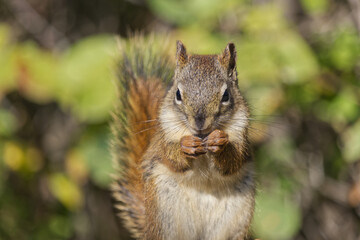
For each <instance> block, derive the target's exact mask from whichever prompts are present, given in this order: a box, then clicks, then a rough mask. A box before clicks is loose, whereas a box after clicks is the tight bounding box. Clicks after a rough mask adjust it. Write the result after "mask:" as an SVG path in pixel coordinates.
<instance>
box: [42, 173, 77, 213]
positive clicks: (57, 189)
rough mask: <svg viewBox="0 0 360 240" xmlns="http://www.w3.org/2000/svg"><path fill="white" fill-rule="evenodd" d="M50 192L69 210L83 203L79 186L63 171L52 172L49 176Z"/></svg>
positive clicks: (75, 208)
mask: <svg viewBox="0 0 360 240" xmlns="http://www.w3.org/2000/svg"><path fill="white" fill-rule="evenodd" d="M48 180H49V189H50V191H51V193H52V194H53V195H54V196H55V197H56V198H57V199H58V200H59V201H60V202H61V203H62V204H64V206H65V207H67V208H68V209H69V210H77V209H79V208H80V207H81V206H82V204H83V196H82V193H81V190H80V188H79V187H78V186H77V185H76V184H75V183H74V182H72V181H71V180H70V179H69V178H68V177H67V176H65V175H64V174H63V173H53V174H51V175H50V176H49V178H48Z"/></svg>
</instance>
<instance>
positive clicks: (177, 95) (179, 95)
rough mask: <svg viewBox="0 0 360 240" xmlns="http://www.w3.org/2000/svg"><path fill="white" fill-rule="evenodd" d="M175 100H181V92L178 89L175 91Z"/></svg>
mask: <svg viewBox="0 0 360 240" xmlns="http://www.w3.org/2000/svg"><path fill="white" fill-rule="evenodd" d="M176 100H177V101H179V102H180V101H181V93H180V90H179V89H178V90H177V91H176Z"/></svg>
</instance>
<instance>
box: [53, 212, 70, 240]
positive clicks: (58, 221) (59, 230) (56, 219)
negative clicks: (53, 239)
mask: <svg viewBox="0 0 360 240" xmlns="http://www.w3.org/2000/svg"><path fill="white" fill-rule="evenodd" d="M49 227H50V229H51V231H52V232H53V233H55V234H56V235H57V236H59V237H62V238H66V239H68V238H69V237H71V230H72V226H71V222H70V221H69V219H68V218H66V217H64V216H53V217H52V218H51V220H50V221H49Z"/></svg>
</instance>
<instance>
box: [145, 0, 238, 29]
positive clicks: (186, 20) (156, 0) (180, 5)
mask: <svg viewBox="0 0 360 240" xmlns="http://www.w3.org/2000/svg"><path fill="white" fill-rule="evenodd" d="M148 4H149V6H150V8H151V9H152V10H153V11H154V12H155V13H157V14H158V15H159V16H160V17H162V18H163V19H165V20H167V21H170V22H172V23H176V24H180V25H183V24H194V23H198V22H201V23H202V26H204V27H205V26H207V25H209V24H210V25H211V24H213V22H214V20H216V19H217V18H216V16H218V15H220V14H221V13H222V12H224V11H225V10H226V9H228V8H231V7H233V6H234V5H235V4H236V1H234V0H223V1H219V0H149V1H148Z"/></svg>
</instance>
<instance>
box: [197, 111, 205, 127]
mask: <svg viewBox="0 0 360 240" xmlns="http://www.w3.org/2000/svg"><path fill="white" fill-rule="evenodd" d="M204 123H205V115H204V114H197V115H196V116H195V125H196V128H197V129H198V130H202V129H203V127H204Z"/></svg>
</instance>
